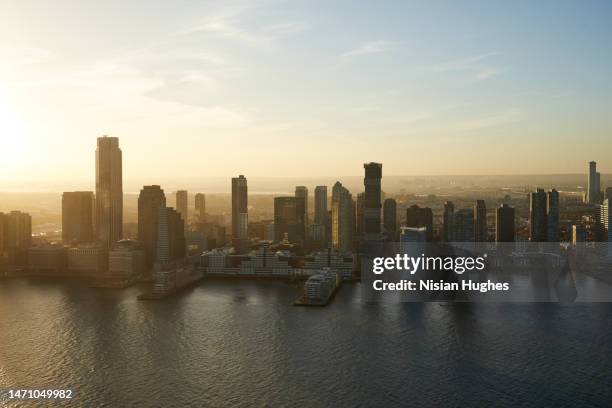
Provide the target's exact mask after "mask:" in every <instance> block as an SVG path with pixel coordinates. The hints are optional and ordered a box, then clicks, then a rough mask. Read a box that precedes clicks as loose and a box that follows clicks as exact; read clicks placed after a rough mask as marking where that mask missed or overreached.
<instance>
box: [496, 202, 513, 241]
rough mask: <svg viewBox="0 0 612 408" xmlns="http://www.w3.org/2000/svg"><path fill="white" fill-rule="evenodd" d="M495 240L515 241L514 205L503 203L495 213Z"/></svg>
mask: <svg viewBox="0 0 612 408" xmlns="http://www.w3.org/2000/svg"><path fill="white" fill-rule="evenodd" d="M495 241H496V242H514V207H510V206H509V205H508V204H502V205H500V206H499V207H498V208H497V211H496V213H495Z"/></svg>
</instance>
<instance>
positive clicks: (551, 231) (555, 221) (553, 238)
mask: <svg viewBox="0 0 612 408" xmlns="http://www.w3.org/2000/svg"><path fill="white" fill-rule="evenodd" d="M546 228H547V234H546V240H547V241H548V242H559V192H558V191H557V190H555V189H552V190H551V191H549V192H547V193H546Z"/></svg>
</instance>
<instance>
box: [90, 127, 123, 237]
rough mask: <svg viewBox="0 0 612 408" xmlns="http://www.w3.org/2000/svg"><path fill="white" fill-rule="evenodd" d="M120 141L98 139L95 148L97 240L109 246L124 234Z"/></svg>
mask: <svg viewBox="0 0 612 408" xmlns="http://www.w3.org/2000/svg"><path fill="white" fill-rule="evenodd" d="M121 160H122V157H121V149H120V148H119V138H117V137H108V136H104V137H99V138H98V147H97V149H96V237H97V239H98V241H100V242H102V243H103V244H104V245H106V246H107V247H111V246H112V245H113V244H114V243H115V242H117V241H119V240H120V239H121V237H122V235H123V175H122V164H121Z"/></svg>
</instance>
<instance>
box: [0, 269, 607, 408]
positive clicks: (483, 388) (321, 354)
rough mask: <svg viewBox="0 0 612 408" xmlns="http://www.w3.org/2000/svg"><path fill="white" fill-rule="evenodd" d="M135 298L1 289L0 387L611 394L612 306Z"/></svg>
mask: <svg viewBox="0 0 612 408" xmlns="http://www.w3.org/2000/svg"><path fill="white" fill-rule="evenodd" d="M140 290H141V289H140V288H137V287H133V288H129V289H125V290H120V291H110V290H100V289H92V288H88V287H87V286H83V285H81V284H79V283H62V282H52V281H49V282H46V281H28V280H4V281H0V389H7V388H72V389H74V390H75V398H74V399H73V400H72V401H71V403H70V404H69V405H70V406H83V407H92V406H96V407H97V406H107V407H128V406H146V407H148V406H152V407H190V406H193V407H202V406H204V407H207V406H211V407H223V406H270V405H272V406H282V407H288V406H315V407H321V406H330V407H337V406H381V407H394V406H398V407H399V406H406V405H415V406H436V405H441V404H447V405H451V406H542V405H550V406H568V407H570V406H571V407H576V406H601V407H604V406H610V401H612V361H611V357H612V355H611V353H612V305H608V304H577V305H557V304H461V305H453V306H441V305H439V304H435V303H430V304H386V305H383V304H363V303H361V301H360V288H359V285H358V284H355V285H345V286H344V287H343V288H342V289H341V291H340V292H339V294H338V296H337V297H336V299H335V301H334V302H333V303H332V304H331V305H330V306H329V307H326V308H298V307H293V306H292V302H293V300H294V298H295V297H296V296H297V291H296V289H295V288H293V287H291V286H289V285H286V284H284V283H279V282H253V281H248V282H236V281H233V282H229V281H228V282H219V281H217V282H209V281H207V282H204V283H202V284H201V285H200V286H198V287H196V288H193V289H190V290H188V291H186V292H184V293H182V294H181V295H180V296H177V297H174V298H171V299H166V300H165V301H163V302H142V301H138V300H137V299H136V296H137V294H138V293H140ZM2 404H5V405H6V404H7V401H0V406H2ZM9 406H11V405H9ZM12 406H19V405H17V404H14V405H12ZM23 406H29V405H27V404H23ZM32 406H41V404H40V403H37V404H35V405H34V404H32Z"/></svg>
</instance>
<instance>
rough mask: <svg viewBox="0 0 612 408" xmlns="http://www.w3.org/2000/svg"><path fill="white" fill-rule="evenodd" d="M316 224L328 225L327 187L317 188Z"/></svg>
mask: <svg viewBox="0 0 612 408" xmlns="http://www.w3.org/2000/svg"><path fill="white" fill-rule="evenodd" d="M314 222H315V224H321V225H325V224H327V186H316V187H315V212H314Z"/></svg>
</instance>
